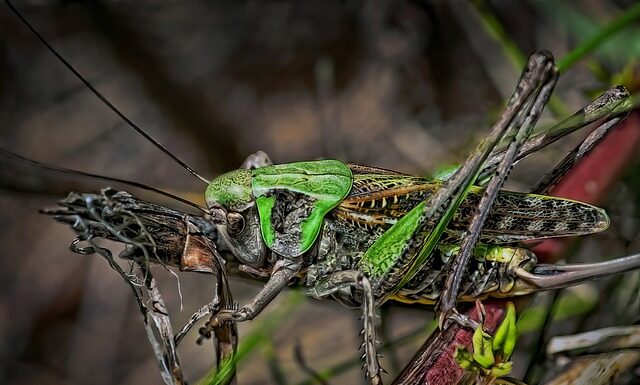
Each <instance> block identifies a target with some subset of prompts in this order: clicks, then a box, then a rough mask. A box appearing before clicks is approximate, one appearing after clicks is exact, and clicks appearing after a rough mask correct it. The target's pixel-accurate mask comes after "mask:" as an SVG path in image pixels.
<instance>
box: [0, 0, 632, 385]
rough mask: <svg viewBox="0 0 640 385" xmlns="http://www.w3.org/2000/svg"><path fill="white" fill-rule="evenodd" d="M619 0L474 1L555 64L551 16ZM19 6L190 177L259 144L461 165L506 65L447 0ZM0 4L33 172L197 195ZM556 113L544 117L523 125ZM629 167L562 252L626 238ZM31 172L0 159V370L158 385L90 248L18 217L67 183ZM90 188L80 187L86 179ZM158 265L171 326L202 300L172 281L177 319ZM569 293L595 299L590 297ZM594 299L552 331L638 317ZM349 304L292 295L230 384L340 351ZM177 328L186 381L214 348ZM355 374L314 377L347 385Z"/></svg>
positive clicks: (528, 172)
mask: <svg viewBox="0 0 640 385" xmlns="http://www.w3.org/2000/svg"><path fill="white" fill-rule="evenodd" d="M631 3H632V2H631V1H627V2H625V1H611V2H598V1H585V2H563V3H562V4H561V5H552V4H551V2H524V3H521V2H502V1H501V2H491V3H490V9H491V11H492V12H493V13H494V14H495V16H496V17H498V19H499V20H500V21H501V22H502V23H503V24H504V26H505V28H506V30H507V34H508V35H509V36H510V37H511V38H512V39H514V41H515V42H516V44H517V45H518V46H519V48H520V49H521V50H522V52H524V53H525V54H527V53H529V52H531V51H532V50H534V49H540V48H544V49H549V50H551V51H552V52H554V54H555V55H556V57H562V56H563V55H564V54H565V53H566V52H568V51H569V50H570V49H571V48H572V47H574V46H575V44H576V42H577V41H580V40H582V39H583V37H582V36H579V33H577V32H575V31H576V27H575V25H574V24H575V23H574V22H573V21H574V19H572V18H570V17H569V16H571V15H572V12H573V11H575V12H578V13H581V14H585V15H588V16H589V17H590V18H592V20H595V21H596V22H597V23H604V22H606V21H607V20H610V19H612V18H613V17H614V16H615V15H616V14H618V13H619V11H620V9H624V8H626V7H628V5H630V4H631ZM17 6H18V7H19V8H20V9H21V10H23V12H24V13H25V15H26V16H27V18H28V19H29V20H30V21H31V23H33V25H34V26H35V27H36V28H37V29H38V30H39V31H40V32H41V33H42V34H43V35H44V36H46V37H47V39H48V40H49V41H50V42H51V43H52V44H53V46H55V47H56V48H57V49H58V50H59V51H60V52H61V53H62V54H63V55H64V57H65V58H66V59H68V60H69V61H70V62H71V63H73V65H74V66H76V68H77V69H78V70H79V71H80V72H81V73H82V74H84V75H85V76H86V77H87V78H88V79H89V80H90V81H91V82H92V83H93V84H94V85H95V86H96V87H97V88H98V89H100V90H101V91H102V92H103V93H104V94H105V95H106V96H107V98H108V99H109V100H111V101H112V102H113V103H114V104H116V105H117V106H118V107H119V108H121V109H122V111H123V112H125V113H126V114H127V115H128V116H129V117H131V118H132V120H133V121H135V122H136V123H138V124H139V125H140V126H142V127H144V128H145V129H146V130H147V131H148V132H149V133H150V134H151V135H153V136H154V137H155V138H157V139H158V140H159V141H160V142H161V143H163V144H165V145H166V146H167V147H168V148H169V149H170V150H171V151H172V152H174V153H176V154H177V155H178V156H180V157H181V158H183V159H185V160H186V161H187V163H189V164H191V165H193V167H194V168H195V169H196V170H199V172H201V173H202V174H203V175H205V176H207V177H213V176H215V175H217V174H219V173H221V172H223V171H225V170H229V169H232V168H234V167H237V165H239V164H240V163H241V162H242V160H243V159H244V157H245V156H246V155H248V154H250V153H252V152H255V151H257V150H259V149H262V150H264V151H266V152H267V153H269V154H270V156H271V158H272V159H273V160H274V161H275V162H279V163H282V162H287V161H293V160H302V159H316V158H338V159H343V160H349V161H354V162H359V163H364V164H370V165H374V166H380V167H385V168H390V169H396V170H399V171H403V172H407V173H415V174H420V175H426V174H428V173H429V172H432V171H434V170H435V169H436V168H437V167H438V166H440V165H443V164H451V163H455V162H459V161H461V160H462V159H463V158H464V155H465V154H466V152H467V151H469V150H470V149H471V148H472V146H473V145H474V143H476V142H477V140H478V138H480V137H481V135H482V133H483V132H485V130H486V129H487V128H488V127H489V125H490V124H491V122H492V121H493V119H494V118H495V116H496V114H497V113H498V111H499V108H500V105H501V103H502V101H503V100H504V99H505V98H506V97H507V96H508V94H509V92H510V91H511V88H512V87H513V85H514V84H515V81H516V78H517V74H518V72H519V69H517V68H516V66H514V65H513V64H512V63H511V62H510V61H509V59H508V57H507V56H506V55H505V53H504V51H503V49H502V47H501V46H500V45H499V44H498V43H496V41H495V40H493V39H492V38H491V36H490V35H489V34H488V33H487V31H486V30H485V29H483V27H482V25H481V22H480V19H479V17H478V13H477V11H476V10H475V8H473V7H472V6H470V5H469V4H468V3H466V2H453V3H446V2H440V1H437V2H427V3H425V2H419V1H381V2H376V1H370V2H367V1H323V2H316V1H304V2H292V1H279V2H258V1H252V2H242V3H236V2H223V3H215V4H213V3H208V2H201V1H189V2H186V3H183V2H157V1H148V2H135V3H133V2H131V3H129V2H117V3H111V2H91V3H90V4H86V3H82V2H68V3H66V2H52V1H38V2H35V1H34V2H19V3H18V4H17ZM0 8H1V10H0V34H1V36H2V39H1V40H0V69H1V71H0V146H2V147H4V148H8V149H11V150H12V151H15V152H18V153H20V154H22V155H24V156H27V157H30V158H33V159H37V160H39V161H42V162H46V163H49V164H55V165H59V166H66V167H69V168H75V169H80V170H84V171H90V172H95V173H99V174H104V175H111V176H118V177H121V178H126V179H132V180H136V181H141V182H144V183H147V184H150V185H153V186H158V187H165V188H169V189H172V190H174V191H180V192H185V193H190V194H193V195H191V196H192V197H195V196H196V195H200V194H201V191H202V190H203V187H204V186H203V185H202V184H200V182H198V181H197V180H195V179H193V178H191V177H190V176H189V175H188V174H186V173H185V172H184V171H183V170H181V169H180V168H179V167H177V166H176V165H174V164H173V163H172V162H171V161H170V160H169V159H167V157H165V156H164V155H163V154H161V153H159V152H158V151H157V150H156V149H154V148H153V147H152V146H151V145H150V144H148V143H146V142H145V140H144V139H142V138H141V137H139V136H138V135H136V134H135V133H133V132H132V130H131V129H130V128H128V127H127V126H125V125H124V123H123V122H121V121H120V120H118V118H117V117H116V116H115V115H114V114H113V113H112V112H110V111H109V110H108V109H107V108H106V107H105V106H104V105H102V104H101V103H100V102H99V101H97V99H96V98H95V97H93V96H92V95H91V94H90V93H89V92H88V91H87V90H86V88H85V87H84V86H83V85H82V84H81V83H80V82H79V81H78V80H77V79H76V78H74V77H73V75H72V74H70V73H69V71H67V70H66V69H65V68H64V67H63V66H62V65H61V64H60V63H59V62H58V61H57V60H55V58H54V57H53V56H52V55H51V54H50V53H49V52H48V51H46V50H45V49H44V47H43V46H42V45H41V44H40V43H39V42H38V41H36V40H35V38H34V37H33V35H32V34H31V33H30V32H29V31H28V30H27V29H26V27H25V26H24V25H22V24H20V23H19V21H18V20H17V19H16V18H15V17H14V16H13V15H12V14H10V13H9V11H8V9H7V8H6V7H5V6H4V4H3V6H2V7H0ZM567 15H569V16H567ZM632 47H633V46H632V45H631V44H630V45H629V48H628V49H627V50H618V51H613V53H612V52H611V51H612V50H613V49H614V48H611V47H610V48H609V51H606V50H605V53H606V52H609V53H608V54H600V55H597V56H590V57H589V60H587V61H585V62H582V63H581V64H580V65H578V66H577V67H575V68H574V69H572V70H571V71H569V72H568V73H567V74H563V76H562V78H561V80H560V82H559V84H558V87H557V91H556V95H558V97H559V99H560V100H562V101H563V102H564V103H565V104H566V105H567V106H568V108H569V109H570V110H574V109H577V108H579V107H580V106H582V105H584V104H585V103H586V102H587V101H588V100H589V96H588V94H589V93H590V92H591V91H594V90H597V89H602V88H604V87H607V86H608V84H607V81H602V79H598V78H597V77H596V76H594V71H593V65H594V63H596V64H598V65H599V66H600V67H601V68H602V70H603V71H604V72H608V71H609V72H618V71H620V70H621V69H622V68H623V67H624V66H625V65H626V64H628V63H629V62H630V59H631V57H630V56H629V55H634V51H633V49H632ZM554 119H555V118H554V117H553V116H552V115H551V114H548V113H547V115H546V116H545V117H544V119H542V124H545V123H546V124H548V123H550V122H552V121H553V120H554ZM580 137H581V134H578V135H574V136H573V137H572V138H570V139H569V140H565V141H564V142H563V143H561V144H560V145H556V146H554V147H553V148H551V149H549V150H547V151H545V152H544V154H539V155H536V156H534V157H533V159H531V160H528V161H526V162H523V163H522V165H521V166H519V167H516V171H515V175H514V178H512V181H511V182H510V187H511V188H515V189H520V190H526V189H527V188H528V187H529V186H531V185H532V184H533V183H534V182H535V181H536V180H537V179H538V178H539V177H540V176H541V175H542V174H543V173H544V171H545V170H549V169H550V168H551V167H552V165H553V164H554V163H555V162H556V161H557V160H559V159H560V157H561V156H562V153H563V152H564V151H566V150H567V149H569V148H571V146H572V144H573V143H576V141H579V139H580ZM603 167H606V165H603ZM637 167H638V164H637V162H636V163H635V165H630V170H632V172H630V173H628V175H626V176H624V179H623V182H621V184H620V185H619V186H617V187H616V188H615V189H614V190H613V191H611V193H610V199H609V200H608V201H607V202H605V203H603V206H604V207H606V208H607V210H608V211H609V212H610V214H611V216H612V222H613V226H612V228H611V230H610V231H608V232H607V233H606V234H601V235H595V236H591V237H589V238H588V239H585V240H584V242H583V243H582V244H581V246H579V247H578V246H577V247H576V250H575V254H576V255H577V257H576V258H575V259H576V260H578V259H579V260H588V259H596V258H601V257H603V256H606V257H611V256H621V255H626V254H629V253H631V252H632V251H634V250H635V251H637V250H638V238H637V234H638V204H639V199H638V197H639V192H638V191H639V190H638V186H639V185H640V183H639V182H638V175H637V172H633V170H637ZM32 171H33V170H30V169H23V168H20V167H18V166H16V167H10V166H5V165H3V170H2V178H3V182H2V185H3V186H4V189H3V190H2V191H1V193H0V226H1V227H0V230H1V232H0V382H1V383H7V384H112V383H118V384H156V383H159V382H160V377H159V375H158V371H157V367H156V362H155V360H154V358H153V355H152V352H151V349H150V347H149V345H148V343H147V341H146V337H145V335H144V330H143V328H142V325H141V323H140V316H139V314H138V313H137V310H136V306H135V304H134V301H133V299H132V298H131V296H130V292H129V291H128V288H126V287H125V285H124V284H123V282H121V279H120V278H119V277H118V276H116V275H115V274H114V273H113V272H112V271H111V270H110V269H109V268H108V267H107V265H106V264H105V263H104V261H103V260H101V259H99V258H98V257H85V256H78V255H74V254H72V253H71V252H69V251H68V248H67V245H68V243H69V242H70V240H71V239H72V237H73V235H72V232H71V231H70V230H69V229H67V228H64V227H63V226H61V225H58V224H56V223H54V222H53V221H52V220H50V219H49V218H45V217H43V216H41V215H38V214H37V209H39V208H41V207H45V206H51V205H52V204H53V203H54V202H55V201H56V200H57V199H58V198H60V197H62V196H63V195H64V193H65V191H66V190H67V189H68V188H70V187H69V186H76V185H74V184H72V183H71V182H69V181H66V180H65V181H66V182H65V183H71V184H62V183H58V182H56V181H53V180H49V179H41V178H40V176H38V175H35V174H34V173H33V172H32ZM91 186H93V187H92V189H93V190H94V191H95V190H97V189H99V188H100V187H102V186H103V184H101V183H92V184H91ZM193 199H197V198H193ZM158 275H159V276H160V277H161V281H162V289H163V292H164V293H165V295H166V298H167V300H168V302H169V309H170V311H171V312H172V314H174V317H175V318H174V321H176V325H175V327H176V328H177V327H178V326H179V324H181V323H182V322H183V321H184V320H185V319H186V318H187V317H188V315H189V314H190V312H191V311H193V310H195V309H196V308H197V307H199V306H200V305H202V304H204V303H206V302H207V300H208V299H209V298H210V295H211V292H212V283H211V280H210V279H208V277H206V276H200V275H194V274H180V284H181V289H182V294H183V306H184V310H183V311H182V312H179V307H180V301H179V300H178V297H177V290H176V280H175V278H174V277H173V276H171V275H169V274H167V273H163V272H162V271H161V270H160V269H159V270H158ZM627 279H628V280H633V279H635V281H631V282H630V283H629V285H631V286H630V287H632V288H633V287H634V286H633V284H634V282H635V284H636V285H637V280H638V275H637V274H636V275H635V276H631V275H629V276H628V277H627ZM232 287H233V289H234V292H235V293H236V294H235V295H236V299H238V300H239V301H240V302H241V303H242V302H245V301H246V300H247V299H249V298H250V297H251V295H252V293H255V292H256V291H257V290H258V288H259V286H257V285H255V284H252V283H251V282H250V281H248V280H241V279H239V280H233V281H232ZM598 287H599V286H598ZM605 287H607V286H606V283H605ZM635 287H636V290H637V286H635ZM581 290H582V293H587V294H586V295H592V296H593V295H595V296H597V295H598V290H599V289H597V287H596V286H590V287H587V288H586V289H584V288H583V289H581ZM636 292H637V291H636ZM607 293H608V292H607ZM286 295H288V294H285V296H286ZM600 300H601V302H602V306H601V308H600V309H601V310H602V308H605V309H606V311H604V312H603V313H602V314H601V313H597V312H596V313H594V314H595V315H593V314H592V315H591V316H590V317H589V318H587V319H586V321H584V322H583V323H582V324H580V323H579V322H580V320H581V319H582V318H580V319H578V320H577V321H576V320H575V319H574V322H573V323H569V324H567V323H564V324H560V325H559V326H558V331H557V332H558V333H562V332H564V333H568V332H572V331H575V330H576V328H578V329H580V328H582V329H584V328H592V327H595V326H598V325H600V326H601V325H612V324H625V323H631V322H633V320H634V319H637V317H638V314H639V311H638V309H637V308H635V310H634V309H633V308H631V311H629V308H628V303H629V302H625V299H624V297H617V296H612V297H609V295H608V294H605V295H604V296H602V297H601V298H600ZM631 303H632V304H636V305H637V304H638V302H637V301H636V302H631ZM278 306H279V305H278V303H276V304H274V306H272V307H273V308H277V307H278ZM271 310H273V309H270V310H269V311H271ZM269 311H267V312H266V313H265V314H263V315H261V317H260V318H262V317H265V318H266V317H268V316H269V315H268V313H269ZM384 314H385V316H384V326H385V329H388V330H389V333H388V334H389V335H387V336H386V337H385V340H386V341H389V340H392V339H393V338H394V336H395V337H397V336H400V335H403V334H405V333H407V332H409V331H412V330H415V329H416V328H419V327H420V326H421V325H427V324H428V323H429V322H430V320H431V317H432V315H431V313H430V312H429V311H427V310H425V309H412V308H406V307H405V308H397V307H396V308H391V309H385V310H384ZM357 316H358V314H357V313H354V312H351V311H349V310H346V309H344V308H342V307H340V306H339V305H337V304H335V303H330V302H329V303H320V302H316V301H311V300H308V301H305V302H304V303H303V304H302V305H300V306H298V307H297V308H296V309H294V310H293V311H291V313H290V314H289V315H288V316H287V317H286V318H285V319H284V320H282V321H281V322H282V326H281V328H279V330H278V331H277V332H276V333H275V334H274V336H273V346H272V348H273V350H269V348H268V347H266V346H265V347H261V348H260V349H257V350H256V351H255V352H253V354H252V355H251V356H250V358H249V359H248V360H247V361H246V362H243V363H242V364H241V366H240V368H239V373H240V374H239V383H240V384H259V383H265V382H272V381H274V379H273V378H274V375H273V373H274V372H273V370H270V369H269V364H268V360H267V359H266V357H267V356H269V354H271V353H273V354H275V359H274V360H272V361H276V362H277V363H278V364H279V365H280V366H281V368H282V371H283V373H284V375H285V377H286V379H287V383H289V384H297V383H299V382H300V381H302V380H304V379H307V378H308V375H307V374H305V373H304V371H303V370H302V369H301V366H300V365H299V363H297V362H296V360H295V359H294V354H293V350H294V346H295V344H296V343H299V344H300V345H301V347H302V351H303V352H304V357H305V359H306V362H307V363H308V364H309V365H310V366H311V367H312V368H314V369H315V370H323V369H327V368H330V367H332V366H333V365H336V364H339V363H342V362H345V361H348V360H350V359H353V358H355V357H357V355H358V353H357V346H358V345H359V341H358V336H357V332H358V331H359V328H360V327H359V324H358V320H357ZM260 318H258V320H256V321H254V322H251V323H248V324H243V325H241V327H240V333H241V336H242V335H246V334H247V333H249V332H250V330H251V329H252V328H255V327H260ZM583 318H584V317H583ZM576 323H578V326H576ZM195 338H196V334H195V333H194V334H193V335H190V336H189V337H187V340H186V341H185V343H184V344H183V346H181V348H180V353H181V355H182V357H181V358H182V362H183V366H184V369H185V371H186V373H187V375H188V378H189V379H190V382H192V383H195V381H196V379H197V378H199V377H201V376H202V375H203V374H204V373H206V371H207V369H208V367H209V366H210V364H211V360H212V352H211V349H210V347H209V346H201V347H200V346H196V345H195V343H194V342H193V341H194V340H195ZM423 338H424V335H423V336H422V337H421V338H416V339H414V340H413V341H410V342H409V343H405V344H404V345H403V346H402V347H401V348H399V349H398V350H397V351H395V352H394V354H391V353H387V354H386V357H387V361H386V363H385V367H387V369H388V370H389V371H391V372H392V373H394V372H396V371H397V370H398V369H399V368H401V367H402V365H403V364H404V363H405V362H406V360H407V359H408V358H409V357H410V356H411V354H412V353H413V352H414V351H415V349H416V348H417V347H418V346H419V345H420V344H421V342H422V339H423ZM521 341H523V342H522V352H520V353H518V355H516V358H515V361H516V366H517V369H516V375H518V374H519V375H521V374H522V372H523V370H524V367H525V366H526V362H527V354H528V351H530V349H531V346H528V345H527V342H528V340H527V338H526V336H525V338H523V339H522V340H521ZM270 352H271V353H270ZM358 366H359V365H355V366H352V367H351V369H350V370H348V371H346V372H344V373H341V374H339V375H338V376H337V377H335V378H333V379H332V383H354V382H358V381H361V380H360V379H361V377H362V376H361V374H360V373H359V369H358Z"/></svg>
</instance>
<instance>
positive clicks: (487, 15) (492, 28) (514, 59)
mask: <svg viewBox="0 0 640 385" xmlns="http://www.w3.org/2000/svg"><path fill="white" fill-rule="evenodd" d="M471 3H472V4H473V6H474V7H475V9H476V11H477V12H478V15H479V16H480V21H481V23H482V26H483V27H484V29H485V31H486V32H487V33H488V34H489V36H491V37H492V38H493V39H494V40H495V41H497V42H498V44H500V47H501V48H502V51H503V52H504V54H505V56H506V57H507V59H508V60H509V62H510V63H511V64H512V65H513V67H514V68H515V69H516V70H520V69H521V68H522V67H524V65H525V63H526V62H527V58H526V57H525V55H524V54H523V53H522V51H521V50H520V48H519V47H518V45H517V44H516V42H515V41H514V40H513V39H511V38H510V37H509V35H508V34H507V32H506V31H505V29H504V27H503V26H502V23H500V20H498V18H497V17H495V15H494V14H493V13H492V12H491V10H490V9H489V7H487V5H486V3H485V2H484V0H474V1H472V2H471ZM548 106H549V109H550V110H551V113H553V115H554V116H556V117H561V116H567V115H569V109H568V108H567V106H566V105H565V104H564V103H563V102H562V101H561V100H560V99H559V98H558V97H557V96H554V95H552V96H551V98H550V99H549V104H548Z"/></svg>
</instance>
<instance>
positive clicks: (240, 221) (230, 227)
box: [227, 212, 244, 235]
mask: <svg viewBox="0 0 640 385" xmlns="http://www.w3.org/2000/svg"><path fill="white" fill-rule="evenodd" d="M242 230H244V217H243V216H242V214H240V213H235V212H230V213H228V214H227V231H228V232H229V234H230V235H238V234H240V233H241V232H242Z"/></svg>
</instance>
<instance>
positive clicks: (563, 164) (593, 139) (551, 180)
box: [533, 114, 627, 194]
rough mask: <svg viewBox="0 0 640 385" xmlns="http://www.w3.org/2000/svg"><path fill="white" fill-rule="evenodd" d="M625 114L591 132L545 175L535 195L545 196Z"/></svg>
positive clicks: (537, 186) (605, 122) (613, 118)
mask: <svg viewBox="0 0 640 385" xmlns="http://www.w3.org/2000/svg"><path fill="white" fill-rule="evenodd" d="M626 116H627V114H622V115H618V116H614V117H611V118H609V119H607V120H605V121H604V122H603V123H602V124H601V125H600V126H598V127H597V128H596V129H595V130H593V131H592V132H591V133H590V134H589V135H588V136H587V137H586V138H585V139H584V140H583V141H582V142H581V143H580V144H578V146H576V148H574V149H573V150H572V151H571V152H570V153H568V154H567V156H565V157H564V158H563V159H562V160H561V161H560V163H558V164H557V165H556V166H555V167H554V168H553V170H551V172H549V173H548V174H546V175H545V176H544V177H543V178H542V179H541V180H540V182H538V184H537V185H536V187H534V188H533V192H534V193H536V194H546V193H548V192H549V191H551V190H552V189H553V188H554V187H555V186H556V184H558V182H559V181H560V180H561V179H562V178H563V177H564V176H565V175H566V174H567V172H569V170H571V168H573V166H574V165H575V164H577V163H578V162H579V161H580V159H582V158H584V157H585V156H587V155H588V154H589V153H590V152H591V151H592V150H593V149H594V148H595V147H596V146H597V145H598V144H599V143H600V142H601V141H602V140H603V139H604V138H605V137H606V136H607V135H608V134H609V133H610V132H611V131H612V130H613V129H614V128H615V127H616V126H617V125H618V124H619V123H620V122H622V121H623V120H624V118H626Z"/></svg>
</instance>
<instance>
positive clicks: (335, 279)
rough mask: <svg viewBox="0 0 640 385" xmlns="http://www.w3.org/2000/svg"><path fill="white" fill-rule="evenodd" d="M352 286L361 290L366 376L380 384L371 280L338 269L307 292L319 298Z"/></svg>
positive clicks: (363, 275) (352, 272) (359, 274)
mask: <svg viewBox="0 0 640 385" xmlns="http://www.w3.org/2000/svg"><path fill="white" fill-rule="evenodd" d="M352 287H354V288H358V289H360V290H362V304H361V307H362V319H363V322H364V326H363V329H362V331H361V333H360V334H361V335H362V337H363V339H364V341H363V342H362V345H361V348H362V349H364V353H363V354H362V357H361V358H362V359H364V360H365V363H364V365H365V367H366V376H367V377H368V379H369V380H370V381H371V383H372V384H382V378H381V377H380V371H384V369H382V368H381V367H380V363H379V362H378V353H377V350H376V343H377V340H376V325H375V320H376V313H375V299H374V296H373V288H372V286H371V282H370V281H369V279H368V278H367V277H366V275H365V274H364V273H362V272H361V271H358V270H345V271H339V272H336V273H333V274H330V275H328V276H327V277H324V278H322V279H320V280H319V281H318V282H317V283H316V284H315V286H313V287H312V288H310V289H308V291H307V294H308V295H309V296H311V297H313V298H317V299H321V298H325V297H328V296H330V295H332V294H334V293H336V292H338V291H340V290H343V289H349V288H352Z"/></svg>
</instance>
